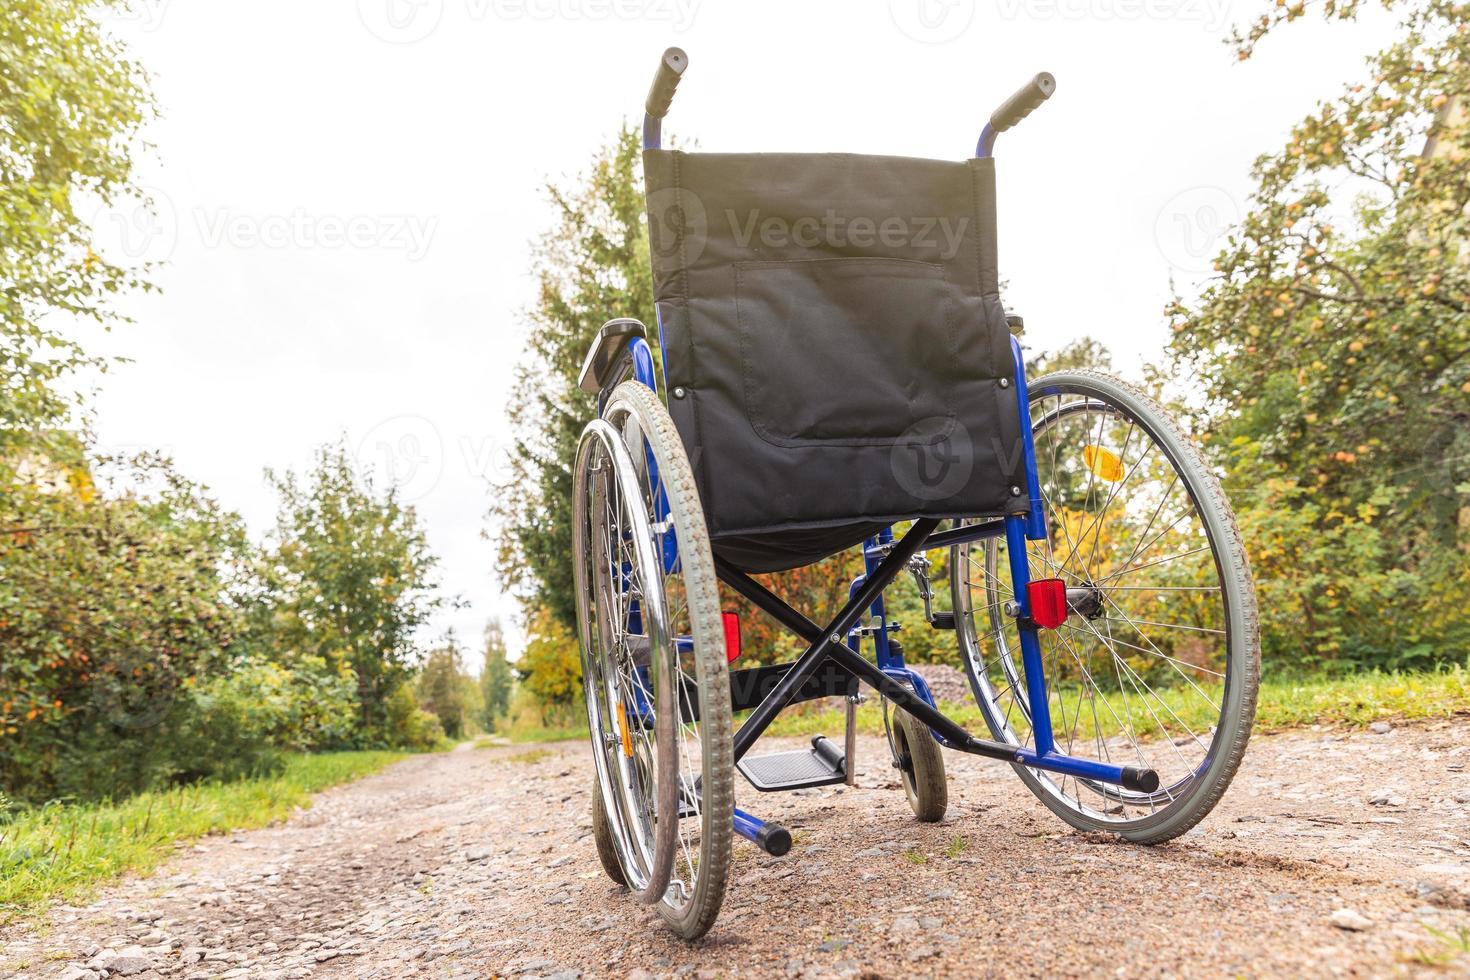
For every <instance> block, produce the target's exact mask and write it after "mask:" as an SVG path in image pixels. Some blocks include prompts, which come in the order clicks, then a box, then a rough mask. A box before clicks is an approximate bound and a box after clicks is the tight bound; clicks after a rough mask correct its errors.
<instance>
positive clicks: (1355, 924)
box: [1327, 909, 1373, 932]
mask: <svg viewBox="0 0 1470 980" xmlns="http://www.w3.org/2000/svg"><path fill="white" fill-rule="evenodd" d="M1327 921H1328V922H1330V923H1332V924H1333V925H1334V926H1336V927H1337V928H1339V929H1344V930H1346V931H1348V932H1362V931H1364V930H1365V929H1371V928H1373V920H1372V919H1370V918H1368V917H1367V916H1366V915H1364V914H1363V913H1361V912H1359V911H1357V910H1356V909H1337V910H1336V911H1334V912H1333V913H1332V914H1331V915H1330V916H1328V917H1327Z"/></svg>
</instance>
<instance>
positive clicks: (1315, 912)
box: [0, 721, 1470, 980]
mask: <svg viewBox="0 0 1470 980" xmlns="http://www.w3.org/2000/svg"><path fill="white" fill-rule="evenodd" d="M586 751H587V750H586V749H585V747H583V746H582V745H581V744H577V743H563V744H558V745H550V746H541V747H523V748H515V749H510V748H507V749H490V750H479V751H473V750H464V751H458V752H454V753H450V754H447V755H440V756H432V757H423V758H416V759H413V760H410V761H407V762H404V763H402V764H400V765H397V766H395V767H393V768H392V769H390V770H387V771H386V772H384V773H381V774H379V775H377V776H374V777H371V778H369V779H365V780H363V781H361V782H359V783H357V784H355V785H352V786H349V787H345V788H342V789H339V790H335V791H332V792H329V793H326V794H324V795H323V796H322V797H321V798H320V799H319V800H318V801H317V803H316V805H315V806H314V807H313V808H312V809H311V810H309V811H307V812H305V813H303V814H301V815H300V816H299V817H298V818H297V819H295V820H293V821H292V822H291V823H289V824H288V825H286V826H282V827H276V828H271V829H267V830H261V831H256V832H252V833H247V834H239V835H236V836H234V837H218V838H212V839H210V840H207V841H204V842H202V843H200V844H199V845H197V846H193V847H191V848H189V849H186V850H184V851H182V852H181V854H180V856H179V857H178V858H177V859H176V860H175V861H174V862H173V864H172V865H171V866H170V867H169V868H167V869H165V870H164V871H163V872H162V873H161V874H159V875H158V876H156V877H153V878H149V879H142V880H133V881H128V882H125V883H123V884H121V885H119V886H117V887H115V888H113V889H111V890H110V891H108V892H107V893H106V894H105V895H103V896H102V897H101V898H100V899H99V900H98V901H97V902H95V903H94V904H92V905H89V906H87V907H85V908H65V907H63V908H57V909H55V910H53V912H52V914H51V915H50V916H49V919H48V921H47V922H46V923H45V924H44V926H43V927H42V928H41V929H39V930H37V929H34V928H29V927H26V928H22V927H19V926H13V927H10V928H9V929H8V930H0V944H3V946H0V978H7V977H69V978H73V980H83V978H89V977H94V976H95V977H104V976H132V977H140V978H145V980H147V978H153V977H179V978H200V980H203V978H207V977H227V978H234V977H250V978H256V977H261V978H270V977H307V976H310V977H324V978H330V977H381V978H392V977H404V976H424V977H485V976H495V975H502V974H509V975H519V974H526V975H543V976H553V975H559V976H564V977H573V976H578V975H581V976H585V977H630V976H631V977H640V978H642V977H648V976H650V975H653V976H657V975H674V976H695V977H716V976H744V977H768V976H831V975H866V976H883V977H900V976H903V977H907V976H931V975H932V976H954V977H973V976H990V975H994V976H1028V975H1029V976H1071V975H1080V974H1088V975H1093V976H1101V975H1106V976H1190V977H1196V976H1236V975H1244V976H1304V975H1305V976H1336V975H1344V976H1384V975H1398V974H1415V973H1426V974H1427V973H1433V974H1435V975H1446V974H1448V975H1464V974H1470V954H1467V953H1463V952H1457V949H1458V947H1459V946H1460V945H1461V944H1462V943H1463V942H1464V941H1467V940H1470V933H1465V934H1460V933H1458V930H1460V929H1470V912H1467V911H1466V909H1467V908H1470V771H1467V770H1466V766H1467V765H1470V722H1465V721H1457V722H1454V723H1439V724H1435V725H1429V726H1421V727H1408V728H1405V727H1399V728H1395V729H1393V730H1392V731H1390V732H1388V733H1385V734H1375V733H1353V734H1347V733H1342V732H1327V731H1311V732H1298V733H1293V734H1287V735H1279V736H1273V737H1263V738H1258V739H1257V740H1256V742H1255V743H1254V744H1253V745H1252V748H1251V751H1250V754H1249V755H1248V756H1247V759H1246V764H1245V768H1244V769H1243V771H1242V773H1241V775H1240V776H1239V777H1238V778H1237V781H1236V784H1235V786H1234V787H1233V788H1232V790H1231V792H1230V793H1229V794H1227V796H1226V798H1225V802H1224V804H1223V805H1222V806H1221V807H1220V809H1219V810H1217V811H1216V813H1215V814H1214V815H1213V816H1212V817H1211V818H1210V819H1209V820H1207V821H1206V822H1205V824H1204V825H1203V826H1201V827H1200V828H1198V829H1196V830H1195V831H1193V832H1191V833H1190V834H1189V835H1188V836H1186V837H1185V838H1183V839H1181V840H1179V841H1176V842H1174V843H1171V844H1168V845H1165V846H1162V847H1157V848H1152V849H1149V848H1139V847H1135V846H1131V845H1123V844H1119V843H1117V842H1115V841H1113V840H1111V839H1108V838H1104V837H1101V836H1086V835H1081V834H1075V833H1072V832H1070V831H1069V830H1068V829H1067V828H1066V827H1065V826H1064V825H1062V824H1061V823H1060V822H1059V821H1058V820H1056V819H1055V818H1053V817H1052V816H1051V815H1050V814H1049V813H1048V812H1046V811H1045V810H1044V809H1043V808H1042V807H1041V805H1040V804H1039V803H1037V802H1035V801H1034V800H1033V799H1032V798H1031V797H1030V796H1029V795H1028V794H1027V793H1026V792H1025V791H1024V789H1023V788H1022V787H1021V785H1020V782H1019V780H1017V779H1016V778H1015V777H1014V776H1013V775H1012V774H1011V773H1009V772H1008V771H1007V770H1006V769H1004V768H1003V767H998V766H996V765H995V764H993V763H987V762H985V761H983V760H979V759H974V758H970V757H963V756H957V755H955V754H953V753H946V761H947V763H948V764H949V766H950V773H951V775H952V777H953V780H952V782H951V791H950V800H951V803H950V814H949V816H948V817H947V818H946V820H945V822H944V823H942V824H937V825H919V824H916V823H914V822H913V821H912V820H911V819H910V816H909V811H908V806H907V804H906V803H905V802H904V799H903V795H902V793H901V792H898V791H896V789H894V788H890V787H891V786H892V785H893V784H892V783H891V782H890V780H891V775H890V774H891V772H892V770H891V769H889V768H888V767H887V757H886V750H885V749H884V747H883V746H882V744H881V743H880V742H879V741H878V740H876V739H864V740H863V742H862V745H861V748H860V751H859V757H860V758H859V772H860V777H859V786H858V787H857V788H855V789H849V790H845V791H834V790H832V789H828V790H822V791H816V790H809V791H805V792H804V794H803V795H791V794H770V795H758V794H756V793H754V792H752V791H749V790H748V789H745V788H744V787H743V786H742V792H741V802H742V804H743V805H744V806H746V807H747V808H749V809H752V810H755V811H756V812H758V813H760V814H761V815H763V816H766V817H767V818H771V819H779V820H780V821H781V822H783V823H784V824H786V825H787V826H788V827H790V828H791V829H792V830H793V831H794V832H795V835H796V841H797V844H796V847H795V848H794V849H793V851H792V853H791V854H790V855H789V856H788V857H786V858H782V859H773V858H769V857H766V856H764V855H761V854H759V853H758V852H757V851H756V850H755V849H754V847H752V846H751V845H748V844H746V843H744V842H743V841H742V842H737V844H736V855H737V857H736V869H735V871H734V874H733V884H732V886H731V889H730V894H729V896H728V898H727V899H726V903H725V909H724V912H723V913H722V914H721V917H720V921H719V923H718V924H717V925H716V926H715V929H714V931H713V932H712V933H711V934H710V935H709V936H708V937H707V938H706V939H705V940H704V941H703V942H701V943H700V944H698V945H695V946H688V945H685V944H683V943H681V942H679V941H677V940H675V939H673V938H672V937H671V936H669V935H668V934H667V933H665V932H664V931H663V930H662V929H661V928H660V927H659V925H658V924H657V922H656V919H655V918H654V916H653V915H652V913H650V912H649V911H647V910H646V909H644V908H642V907H639V906H635V905H634V904H633V903H632V902H631V901H629V900H628V899H627V898H626V897H624V896H623V895H621V894H620V893H619V891H618V890H617V889H616V888H614V887H613V886H612V884H611V883H610V882H609V881H607V879H605V878H604V877H603V875H602V872H601V870H600V868H599V865H598V863H597V858H596V855H595V853H594V851H593V847H592V841H591V838H590V836H589V834H590V830H589V820H588V816H587V813H588V810H587V800H588V790H589V776H588V773H589V771H590V770H589V765H590V763H589V760H588V759H587V756H586ZM1375 800H1376V801H1378V802H1373V801H1375ZM1340 909H1349V910H1351V912H1352V913H1353V914H1349V913H1346V912H1339V913H1338V916H1337V920H1336V921H1337V922H1339V923H1340V924H1341V925H1349V926H1357V927H1359V928H1357V929H1355V930H1354V929H1346V928H1341V927H1340V925H1337V924H1334V917H1333V916H1334V912H1335V911H1337V910H1340ZM1364 920H1366V921H1364ZM1431 929H1432V930H1434V931H1431ZM1435 931H1437V932H1438V933H1439V936H1436V935H1435ZM1457 936H1462V937H1463V938H1459V939H1457V938H1456V937H1457ZM1442 937H1447V938H1442ZM1451 940H1454V941H1453V942H1452V941H1451Z"/></svg>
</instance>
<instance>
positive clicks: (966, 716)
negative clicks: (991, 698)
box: [768, 664, 1470, 736]
mask: <svg viewBox="0 0 1470 980" xmlns="http://www.w3.org/2000/svg"><path fill="white" fill-rule="evenodd" d="M1160 695H1161V696H1162V698H1163V699H1164V701H1165V702H1166V703H1168V704H1169V706H1170V708H1171V710H1172V711H1174V712H1175V713H1176V714H1177V715H1178V717H1179V718H1180V719H1181V720H1182V721H1183V722H1184V723H1185V724H1188V725H1189V726H1190V727H1191V728H1194V729H1195V730H1196V731H1202V730H1206V729H1208V728H1209V726H1210V724H1212V723H1213V719H1212V718H1210V717H1209V712H1208V710H1207V705H1206V704H1205V703H1204V700H1203V699H1202V698H1201V697H1200V696H1199V695H1198V694H1196V693H1195V692H1194V691H1192V690H1190V689H1187V688H1186V689H1183V690H1180V689H1172V690H1171V689H1165V690H1162V691H1160ZM1068 703H1069V704H1075V699H1073V698H1069V699H1068ZM941 707H942V708H943V709H944V712H945V714H947V715H949V716H950V717H951V718H953V719H954V720H955V721H957V722H959V723H960V724H961V725H964V726H965V727H966V728H968V729H970V731H972V732H983V731H984V730H985V721H984V719H983V718H982V716H981V714H980V709H979V708H977V707H976V706H975V705H974V703H973V702H970V703H965V704H945V705H941ZM1053 711H1054V713H1055V709H1053ZM1140 713H1141V711H1140ZM1159 714H1163V712H1159ZM1456 715H1470V670H1467V669H1466V666H1465V665H1463V664H1461V665H1455V666H1453V667H1445V668H1442V669H1440V670H1436V671H1423V672H1412V673H1389V672H1384V671H1369V672H1365V673H1361V674H1354V675H1352V676H1350V677H1340V678H1339V677H1334V678H1285V677H1269V676H1268V677H1266V678H1264V679H1263V680H1262V681H1261V693H1260V700H1259V703H1258V705H1257V707H1256V731H1258V732H1270V731H1281V730H1285V729H1288V728H1300V727H1302V726H1305V725H1316V724H1327V725H1343V726H1347V727H1359V728H1361V727H1365V726H1367V725H1368V724H1369V723H1371V722H1375V721H1386V720H1403V721H1414V720H1419V719H1428V718H1451V717H1454V716H1456ZM1165 717H1166V719H1167V720H1168V722H1169V723H1170V725H1171V726H1172V725H1173V719H1171V718H1167V715H1166V716H1165ZM842 725H843V712H842V710H841V709H839V708H835V707H834V708H824V709H821V710H815V711H811V710H809V711H788V712H785V713H783V714H781V715H779V716H777V718H776V721H775V723H774V724H772V725H771V727H770V729H768V733H769V734H771V735H790V736H795V735H810V734H816V733H822V732H827V733H830V732H834V731H840V730H841V729H842ZM1138 727H1139V729H1140V732H1141V733H1144V732H1146V731H1147V727H1148V726H1147V725H1142V724H1140V725H1139V726H1138ZM1174 727H1175V728H1176V730H1177V726H1174ZM858 730H859V731H861V732H864V733H865V734H868V735H881V734H883V713H882V711H881V709H880V708H879V706H878V704H877V702H876V701H873V700H870V701H868V702H866V703H864V704H863V705H862V706H860V707H859V708H858Z"/></svg>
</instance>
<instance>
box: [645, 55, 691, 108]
mask: <svg viewBox="0 0 1470 980" xmlns="http://www.w3.org/2000/svg"><path fill="white" fill-rule="evenodd" d="M688 67H689V56H688V55H687V54H685V53H684V49H683V48H669V50H667V51H665V52H664V56H663V60H662V61H660V62H659V64H658V74H657V75H655V76H653V87H652V88H650V89H649V90H648V101H647V102H645V103H644V104H643V108H644V109H645V110H647V112H648V114H649V115H650V116H652V117H653V118H654V119H662V118H663V117H664V114H665V113H667V112H668V111H669V104H670V103H671V102H673V101H674V89H676V88H678V87H679V77H680V76H681V75H683V74H684V69H685V68H688Z"/></svg>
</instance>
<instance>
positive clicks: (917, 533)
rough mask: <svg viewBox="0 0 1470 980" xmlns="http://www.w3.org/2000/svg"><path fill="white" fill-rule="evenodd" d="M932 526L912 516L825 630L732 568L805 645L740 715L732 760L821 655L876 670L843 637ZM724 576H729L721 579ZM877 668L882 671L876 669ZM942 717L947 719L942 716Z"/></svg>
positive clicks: (929, 519)
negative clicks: (741, 721) (753, 705)
mask: <svg viewBox="0 0 1470 980" xmlns="http://www.w3.org/2000/svg"><path fill="white" fill-rule="evenodd" d="M938 526H939V521H938V520H937V519H936V518H932V517H925V518H921V519H920V520H917V521H915V522H914V526H913V527H911V528H909V530H908V533H907V534H905V535H904V536H903V538H902V540H900V541H899V542H898V543H897V544H895V545H894V546H893V550H892V551H890V552H889V553H888V556H887V557H886V558H884V559H883V561H882V562H880V563H879V565H878V567H877V568H875V569H874V570H873V574H872V575H869V576H868V580H867V581H866V582H864V583H863V587H862V588H860V589H858V591H857V592H855V593H854V594H853V595H852V596H851V597H850V598H849V599H848V600H847V603H846V604H845V605H844V606H843V607H842V609H841V610H840V611H839V612H838V613H837V615H836V616H835V617H833V619H832V622H831V623H830V624H829V625H828V626H827V628H826V629H825V630H823V629H821V628H820V627H818V626H817V624H816V623H813V622H812V621H811V620H809V619H807V618H806V617H805V616H803V615H801V613H799V612H797V611H796V610H795V609H792V608H791V607H790V606H788V605H787V604H786V603H785V602H783V601H782V600H781V599H779V598H778V597H777V596H775V595H774V594H772V593H771V592H770V590H768V589H766V588H765V587H764V586H762V585H761V584H760V583H758V582H755V581H753V580H750V579H749V578H748V577H746V576H745V575H743V574H740V573H737V574H739V575H740V578H742V579H746V582H747V583H748V584H749V585H750V586H754V587H755V588H756V589H758V590H759V594H762V595H763V598H764V599H765V600H766V602H762V601H760V600H758V599H757V598H756V597H755V596H754V595H746V598H748V599H750V600H751V601H752V602H755V603H756V604H757V605H759V606H760V607H761V608H762V609H765V610H766V611H767V612H770V613H771V614H772V615H773V616H776V615H777V612H776V610H777V609H781V610H784V612H783V613H782V614H781V615H779V616H777V618H778V619H779V620H780V621H781V622H782V624H783V625H786V626H789V627H791V628H792V629H793V630H794V631H795V632H796V633H797V635H798V636H801V637H802V638H803V639H805V640H806V641H807V642H808V643H810V644H811V645H810V646H808V647H807V649H806V652H805V653H803V654H802V655H801V656H800V657H798V658H797V659H796V661H795V662H794V663H792V665H791V670H789V671H788V672H787V673H786V676H785V677H783V678H781V683H779V684H777V685H776V687H775V688H774V689H773V690H772V691H771V693H770V694H768V695H766V699H765V700H764V701H762V702H761V703H760V704H759V705H758V706H756V708H755V710H754V711H752V712H751V714H750V717H749V718H747V719H745V724H743V725H741V726H740V730H739V731H737V732H736V733H735V746H734V747H735V761H736V762H739V761H740V759H741V758H742V757H744V755H745V753H747V752H749V751H750V747H751V746H752V745H754V744H755V740H756V739H758V738H760V737H761V734H762V733H763V732H764V731H765V730H766V729H767V728H769V727H770V725H771V722H772V721H774V720H775V718H776V715H778V714H780V712H781V709H782V708H784V707H786V705H787V703H788V702H790V700H791V696H792V694H793V693H794V692H795V691H796V690H797V689H798V688H799V687H801V685H802V684H804V683H805V682H806V679H807V678H808V677H810V676H811V675H812V674H813V673H815V672H816V669H817V668H818V667H819V666H821V663H822V661H823V660H824V659H825V658H827V657H829V656H831V657H833V658H834V659H838V658H839V656H840V653H842V652H845V653H847V654H848V655H849V656H851V657H852V658H853V659H856V660H857V661H859V662H860V663H862V665H863V666H864V667H866V668H871V669H872V670H877V669H878V668H877V667H874V666H873V665H871V664H869V663H868V662H867V661H866V660H863V658H862V657H860V656H858V655H857V654H856V653H853V651H852V650H850V649H848V647H847V645H846V642H845V641H846V637H847V633H848V631H849V630H850V629H852V627H853V626H854V625H855V624H856V623H857V621H858V619H859V618H860V617H861V616H862V614H863V610H864V609H866V608H868V607H869V606H871V605H872V604H873V602H874V601H875V600H876V599H877V598H878V596H879V595H881V594H882V593H883V590H884V589H886V588H888V586H889V585H890V584H892V582H893V580H894V579H895V578H897V577H898V573H899V572H901V571H903V570H904V568H905V567H906V566H907V565H908V563H909V559H910V558H912V557H913V556H914V555H915V553H917V552H918V550H919V546H920V545H922V544H923V543H924V540H925V539H926V538H928V537H929V535H930V534H931V533H933V531H934V529H935V528H936V527H938ZM727 567H728V566H727ZM720 570H721V569H720V567H719V566H716V571H717V572H719V571H720ZM721 577H722V578H723V577H724V575H723V574H722V575H721ZM727 581H729V580H728V579H727ZM730 585H731V587H732V588H735V589H736V591H739V592H741V594H745V590H744V589H742V588H740V586H739V585H738V584H737V583H736V582H730ZM768 603H769V605H768ZM798 627H799V628H798ZM834 637H835V641H834ZM838 662H839V663H841V662H843V661H842V660H841V659H838ZM849 669H850V668H849ZM855 673H856V672H855ZM879 673H882V672H881V671H879ZM858 676H859V677H863V676H864V675H863V674H858ZM864 679H866V678H864ZM926 707H927V705H926ZM931 710H932V709H931ZM935 714H936V715H938V712H935ZM938 717H940V718H943V717H944V716H943V715H938ZM945 720H946V721H948V719H945ZM951 724H952V723H951ZM966 737H968V736H966Z"/></svg>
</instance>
